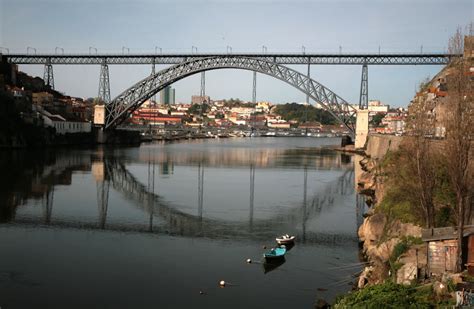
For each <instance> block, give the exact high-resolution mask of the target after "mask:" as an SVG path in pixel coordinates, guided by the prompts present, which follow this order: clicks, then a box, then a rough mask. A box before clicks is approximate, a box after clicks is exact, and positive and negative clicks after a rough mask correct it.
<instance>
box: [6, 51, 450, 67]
mask: <svg viewBox="0 0 474 309" xmlns="http://www.w3.org/2000/svg"><path fill="white" fill-rule="evenodd" d="M3 56H4V57H6V58H7V60H8V61H9V62H12V63H16V64H43V65H46V64H48V63H49V64H51V65H53V64H67V65H74V64H76V65H77V64H80V65H89V64H95V65H101V64H102V63H103V62H104V60H105V62H106V63H107V64H109V65H114V64H151V65H153V64H179V63H182V62H186V61H192V60H195V59H200V58H215V57H228V56H233V57H237V58H240V57H245V58H255V59H260V60H265V61H269V62H274V63H277V64H287V65H292V64H303V65H307V64H310V65H311V64H328V65H337V64H341V65H363V64H367V65H444V64H447V63H448V62H449V60H450V59H451V58H452V57H457V56H459V55H452V54H444V53H440V54H409V53H406V54H304V55H303V54H258V53H257V54H251V53H241V54H136V55H133V54H129V55H117V54H110V55H106V54H100V55H79V54H77V55H74V54H71V55H55V54H41V55H40V54H38V55H37V54H4V55H3Z"/></svg>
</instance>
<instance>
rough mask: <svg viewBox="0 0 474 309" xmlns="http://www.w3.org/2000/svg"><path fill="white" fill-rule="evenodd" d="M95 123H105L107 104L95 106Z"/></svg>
mask: <svg viewBox="0 0 474 309" xmlns="http://www.w3.org/2000/svg"><path fill="white" fill-rule="evenodd" d="M94 124H97V125H99V124H100V125H103V124H105V105H96V106H94Z"/></svg>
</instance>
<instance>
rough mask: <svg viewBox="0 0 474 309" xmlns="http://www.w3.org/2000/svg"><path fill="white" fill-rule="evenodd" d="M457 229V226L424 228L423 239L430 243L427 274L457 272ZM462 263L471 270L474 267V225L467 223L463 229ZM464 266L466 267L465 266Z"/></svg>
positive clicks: (435, 274)
mask: <svg viewBox="0 0 474 309" xmlns="http://www.w3.org/2000/svg"><path fill="white" fill-rule="evenodd" d="M457 235H458V233H457V230H456V228H455V227H442V228H431V229H424V230H422V239H423V241H425V242H427V244H428V256H427V259H428V261H427V267H428V269H427V274H428V275H429V276H433V275H434V276H437V275H438V276H440V275H443V274H444V273H446V272H451V273H452V272H455V270H456V258H457V253H458V241H457ZM462 243H463V244H462V263H463V266H465V267H467V268H468V270H469V271H470V272H473V271H474V269H473V267H474V225H467V226H465V227H464V231H463V242H462ZM463 268H464V267H463Z"/></svg>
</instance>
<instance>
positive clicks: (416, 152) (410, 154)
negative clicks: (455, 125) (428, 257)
mask: <svg viewBox="0 0 474 309" xmlns="http://www.w3.org/2000/svg"><path fill="white" fill-rule="evenodd" d="M428 85H429V81H428V80H426V81H424V82H423V83H422V84H421V85H420V92H419V95H417V96H416V97H415V99H414V101H413V102H412V104H411V106H410V113H409V114H410V116H409V119H408V121H407V127H408V128H407V130H408V131H409V135H410V136H409V137H407V138H406V139H405V142H404V146H403V149H404V151H405V152H406V160H407V162H406V167H407V168H408V169H407V170H408V171H409V174H410V175H411V177H410V178H411V179H409V180H408V181H409V183H411V184H412V187H413V194H414V195H415V199H416V200H417V201H418V205H419V207H420V208H421V211H422V214H423V218H424V219H425V225H426V227H428V228H431V227H434V222H435V220H434V217H435V206H434V201H433V198H434V191H435V188H436V181H437V178H436V164H435V161H436V160H434V153H433V151H432V150H431V145H430V140H429V138H428V137H430V136H431V135H433V133H434V130H433V127H434V126H433V122H434V108H435V103H434V101H433V100H430V99H428V98H427V96H426V95H423V93H424V90H425V88H426V87H427V86H428Z"/></svg>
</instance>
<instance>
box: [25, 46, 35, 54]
mask: <svg viewBox="0 0 474 309" xmlns="http://www.w3.org/2000/svg"><path fill="white" fill-rule="evenodd" d="M30 49H31V50H34V51H35V55H36V48H34V47H29V46H28V47H26V54H28V52H29V51H30Z"/></svg>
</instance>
